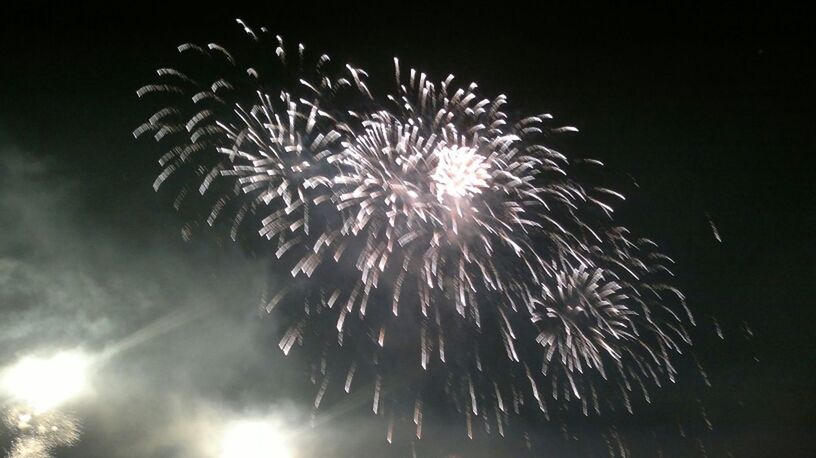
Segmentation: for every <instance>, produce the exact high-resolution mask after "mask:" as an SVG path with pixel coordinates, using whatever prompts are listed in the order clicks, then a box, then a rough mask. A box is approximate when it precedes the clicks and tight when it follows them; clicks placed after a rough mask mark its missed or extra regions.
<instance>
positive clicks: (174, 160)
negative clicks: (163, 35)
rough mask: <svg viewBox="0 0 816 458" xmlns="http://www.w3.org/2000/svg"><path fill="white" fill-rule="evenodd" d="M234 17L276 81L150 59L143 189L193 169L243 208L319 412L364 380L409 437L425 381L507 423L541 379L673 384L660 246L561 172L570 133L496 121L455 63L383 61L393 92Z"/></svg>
mask: <svg viewBox="0 0 816 458" xmlns="http://www.w3.org/2000/svg"><path fill="white" fill-rule="evenodd" d="M239 23H240V24H241V26H242V27H243V28H244V31H245V32H246V34H247V35H248V36H249V37H250V38H251V40H252V41H253V42H254V43H255V45H253V46H260V44H262V43H264V42H271V43H272V46H271V47H269V49H270V50H272V53H273V54H274V56H275V57H276V58H275V59H274V60H275V61H276V62H277V64H276V65H277V66H276V67H275V69H273V70H272V71H271V73H272V74H273V75H278V74H281V72H280V69H284V71H283V72H282V74H283V75H284V76H283V77H271V78H267V77H266V75H268V74H269V73H270V72H267V71H265V70H264V69H261V68H260V67H259V66H254V65H253V66H245V65H243V64H239V62H242V61H241V59H240V58H239V57H236V56H235V55H233V54H231V53H230V52H228V51H227V50H226V49H225V48H223V47H221V46H219V45H215V44H210V45H208V46H198V45H194V44H185V45H182V46H180V47H179V50H180V51H181V52H183V53H187V52H193V53H195V54H198V55H203V56H205V57H206V59H207V61H208V62H211V63H212V62H216V63H218V66H216V67H217V68H220V69H226V70H225V73H223V74H222V73H221V70H218V69H216V70H215V71H214V72H213V73H211V74H209V75H205V76H203V77H201V76H195V77H193V76H190V74H188V73H182V72H180V71H178V70H175V69H160V70H159V72H158V73H159V76H160V78H161V81H159V82H157V83H155V84H151V85H148V86H145V87H144V88H142V89H140V90H139V96H145V95H148V94H150V93H153V92H156V93H162V94H165V95H168V96H171V97H173V98H174V100H176V103H175V104H173V105H171V106H165V107H163V108H161V109H160V110H159V111H157V112H156V113H155V114H153V115H152V116H151V117H150V118H149V119H148V121H147V122H146V123H145V124H143V125H142V126H140V127H139V128H138V129H137V130H136V131H135V132H134V134H135V135H137V136H138V135H141V134H144V133H147V132H150V133H152V134H153V135H154V137H155V139H156V140H157V141H162V142H164V141H169V142H170V148H169V151H168V152H167V153H166V154H165V155H164V156H163V157H162V158H161V160H160V164H161V166H162V167H163V169H162V172H161V173H160V175H159V177H158V179H157V180H156V183H155V186H156V187H158V186H159V185H161V183H163V182H164V181H165V180H166V179H167V178H168V176H170V175H171V174H172V173H176V172H177V171H178V170H182V169H188V170H192V172H193V173H192V175H193V176H194V177H195V179H194V180H193V179H191V180H190V183H191V184H192V185H193V186H194V187H195V188H197V190H198V192H199V193H200V194H215V203H214V204H213V205H212V206H211V207H210V208H209V209H208V210H207V211H206V212H203V213H204V214H203V217H202V219H203V220H206V221H207V223H209V224H210V225H215V224H216V222H217V220H219V219H224V218H222V217H221V216H220V215H222V214H226V213H231V215H232V218H231V221H229V227H230V233H231V236H232V237H233V238H236V236H237V234H238V231H239V228H240V227H241V226H244V225H247V224H249V225H250V226H251V227H253V229H255V230H256V231H257V233H258V234H259V235H260V236H262V237H264V238H266V239H269V240H274V241H275V243H276V244H277V245H276V247H275V252H274V255H275V258H277V259H278V266H281V267H282V268H285V269H286V271H288V272H289V273H290V274H291V276H292V277H294V278H295V280H294V281H289V282H286V284H285V285H284V286H281V287H279V288H276V289H275V290H274V291H272V292H271V294H270V297H268V298H266V303H265V308H266V310H267V311H269V312H272V313H276V314H277V316H278V317H279V318H280V321H282V322H284V323H285V324H286V325H287V326H286V331H285V332H284V335H283V337H282V339H281V340H280V348H281V350H282V351H283V352H284V353H286V354H289V353H290V351H292V349H293V348H294V347H296V346H297V347H301V348H300V350H301V353H303V354H305V355H308V356H309V357H311V358H313V359H314V361H315V363H314V368H313V373H312V380H313V382H314V383H315V384H316V386H317V387H318V388H317V395H316V397H315V402H314V406H315V409H318V408H319V407H320V405H321V403H322V402H323V400H324V399H325V398H326V397H327V396H330V390H331V389H332V388H331V387H333V386H342V387H343V389H344V391H345V392H347V393H348V392H350V391H351V390H352V389H353V387H355V386H360V387H361V389H371V390H372V394H373V397H372V410H373V411H374V412H375V413H377V414H381V415H384V416H385V417H388V418H389V419H390V420H389V429H388V430H389V433H388V437H389V440H390V438H391V435H392V433H393V422H394V419H395V418H400V417H402V416H405V415H403V414H404V412H400V411H399V409H404V406H406V405H410V406H413V407H412V412H409V413H408V416H410V417H412V418H413V423H414V424H415V425H416V436H417V437H421V435H422V418H423V406H424V402H425V396H426V394H427V392H428V391H429V390H431V391H432V390H437V391H439V390H440V389H441V390H442V391H444V393H445V398H446V399H447V400H449V401H450V403H451V404H452V405H454V407H455V408H456V410H458V411H459V412H461V413H462V414H463V416H464V417H465V419H466V425H467V429H468V435H470V436H473V428H474V426H473V425H474V422H475V421H477V420H479V421H482V422H483V424H484V425H486V426H485V427H486V428H487V429H490V430H497V431H498V432H499V433H500V434H502V435H503V434H504V428H505V427H506V426H507V424H508V422H509V420H508V419H509V417H510V414H511V413H516V414H519V413H522V410H525V409H530V408H532V410H538V411H541V412H544V415H545V416H546V417H549V410H548V407H547V400H546V397H547V396H545V392H549V393H551V397H552V398H555V399H556V400H558V403H557V405H558V406H559V407H561V406H564V407H567V406H569V405H570V404H571V403H572V401H575V400H580V403H581V405H582V408H583V411H584V413H587V412H588V411H589V410H590V408H589V407H590V406H592V407H593V409H592V410H594V411H596V412H600V407H599V394H598V393H599V390H597V389H596V387H597V386H598V385H599V384H601V383H609V384H611V385H613V386H615V387H618V388H619V391H620V393H621V395H620V396H619V397H620V398H623V402H624V403H625V404H626V406H627V408H631V405H630V401H629V397H630V394H629V393H630V392H632V390H633V388H632V383H633V382H634V383H637V384H639V385H640V386H641V388H642V393H643V395H644V397H646V398H647V399H648V396H649V395H648V390H647V387H646V385H647V381H649V380H651V381H653V382H654V384H656V385H660V384H661V382H662V381H663V380H664V379H669V380H672V379H673V377H674V375H675V372H676V370H675V369H674V366H673V362H672V361H673V355H674V354H676V353H678V352H680V351H681V349H682V347H683V346H684V345H687V344H689V343H690V341H689V339H688V335H687V334H686V332H685V328H684V326H685V324H686V323H688V322H691V323H693V321H692V320H691V316H690V314H688V315H687V316H688V319H686V318H685V316H686V315H684V313H682V312H683V311H685V312H687V310H685V304H684V303H683V298H682V294H680V293H679V291H677V290H676V289H675V288H673V287H671V286H669V285H666V284H664V283H662V281H661V280H660V278H662V277H663V276H664V274H667V273H670V271H669V270H668V268H667V267H666V266H665V265H664V264H665V262H666V261H667V260H668V258H667V257H665V256H664V255H661V254H659V253H656V252H654V251H653V250H652V245H653V243H652V242H650V241H648V240H645V239H639V240H630V239H629V237H628V231H627V230H626V229H623V228H621V227H618V226H616V225H615V224H614V220H613V218H612V212H613V207H612V206H611V204H610V203H609V202H608V199H610V198H611V199H622V198H623V196H622V195H621V194H620V193H618V192H616V191H614V190H610V189H607V188H603V187H595V186H592V185H590V184H588V183H586V182H585V181H584V180H581V179H579V178H577V177H578V176H579V175H578V174H577V173H576V170H579V169H580V168H581V167H582V165H581V164H588V165H590V166H593V165H602V164H601V163H600V162H599V161H595V160H591V159H585V160H580V159H577V158H569V157H568V156H567V155H565V154H562V153H560V152H559V151H557V150H555V149H554V148H553V147H552V146H551V145H550V143H549V138H550V137H551V136H552V135H555V134H558V133H561V132H571V131H576V130H577V129H575V128H573V127H570V126H566V127H564V126H558V125H553V124H552V123H553V121H552V116H550V115H548V114H537V115H532V116H525V117H514V116H510V115H508V110H507V106H508V98H507V97H505V96H504V95H498V96H495V97H488V96H484V95H482V94H481V92H480V91H479V89H478V86H477V85H476V84H475V83H471V84H467V85H459V84H457V83H456V82H455V81H454V77H453V76H452V75H451V76H449V77H447V78H446V79H444V80H441V81H436V80H433V79H432V78H429V77H428V76H427V75H426V74H424V73H419V72H417V71H415V70H413V69H411V70H410V71H409V72H408V75H407V78H403V75H402V74H401V69H400V65H399V61H398V60H396V59H395V61H394V63H395V76H396V83H397V85H396V89H395V90H394V91H393V92H391V93H390V94H386V95H385V96H380V95H377V94H374V93H372V91H370V90H369V88H368V86H367V83H366V78H367V77H368V74H367V73H366V72H365V71H363V70H361V69H359V68H356V67H354V66H351V65H345V66H341V67H339V68H338V69H337V70H336V71H329V70H328V66H329V64H330V62H331V60H330V59H329V58H328V56H325V55H323V56H321V57H320V58H319V59H317V61H316V63H315V64H314V65H306V64H305V62H306V59H304V57H303V56H304V48H303V46H298V52H297V57H296V58H294V59H289V58H287V53H286V51H285V47H284V46H283V40H282V39H281V38H280V37H276V38H275V39H274V40H271V39H269V38H267V35H268V33H267V32H266V30H265V29H261V32H260V33H256V32H255V31H254V30H253V29H251V28H249V27H248V26H247V25H246V24H245V23H243V22H241V21H239ZM261 48H262V47H261ZM268 60H269V59H264V60H263V61H264V62H266V61H268ZM196 71H197V70H196ZM227 74H228V75H231V76H232V77H228V76H227ZM186 181H187V180H182V182H186ZM216 183H218V185H216ZM187 189H188V188H187V187H186V186H184V187H182V189H181V191H180V193H179V197H178V198H177V200H176V204H177V205H178V204H179V203H180V202H181V200H183V199H184V198H185V196H186V195H187ZM227 209H229V210H231V211H230V212H228V211H227ZM316 272H319V273H317V274H316ZM673 298H677V299H678V300H676V301H675V300H674V299H673ZM360 377H366V378H367V382H368V383H358V382H356V381H355V380H356V379H359V378H360ZM330 381H331V382H332V383H330ZM440 381H441V383H437V382H440ZM547 385H550V386H552V389H551V390H545V388H544V387H545V386H547ZM588 399H590V400H591V401H588ZM607 401H609V402H610V403H611V402H612V400H611V399H608V400H607ZM489 425H493V426H495V428H493V427H488V426H489ZM491 428H492V429H491Z"/></svg>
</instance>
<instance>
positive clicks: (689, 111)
mask: <svg viewBox="0 0 816 458" xmlns="http://www.w3.org/2000/svg"><path fill="white" fill-rule="evenodd" d="M268 3H269V4H270V6H267V7H264V8H240V7H234V8H233V7H230V6H229V5H218V6H208V5H206V6H205V5H204V4H203V3H202V4H199V5H194V6H189V7H186V8H185V7H170V6H168V5H165V4H163V3H155V4H151V3H143V4H139V5H131V6H127V7H125V6H124V5H115V4H109V5H107V6H106V7H104V8H94V7H76V8H67V7H60V8H56V9H55V8H51V7H49V6H45V5H39V6H36V5H35V6H29V7H25V8H18V7H10V6H8V5H7V6H4V7H3V10H4V11H3V12H2V16H3V19H2V32H0V33H2V35H0V36H1V37H2V39H1V40H0V45H1V48H2V49H0V66H2V67H1V68H2V70H0V131H2V133H3V134H4V135H5V136H6V138H7V140H8V141H10V142H12V143H13V144H15V145H17V146H18V147H19V148H21V149H24V150H27V151H30V152H32V154H34V155H39V156H57V157H59V158H60V160H61V161H60V164H61V165H60V167H61V173H65V174H68V175H71V176H74V177H78V178H79V179H80V180H81V181H82V182H83V183H84V185H83V187H82V189H83V193H84V195H83V199H84V200H85V202H87V205H88V208H91V209H92V214H93V217H94V218H96V219H97V220H98V221H99V224H101V225H105V226H107V227H108V228H113V229H111V230H115V231H118V232H120V233H122V234H127V235H128V236H131V237H133V239H134V243H139V242H138V241H139V240H144V239H145V238H148V237H150V234H157V233H158V234H162V235H161V236H163V237H167V236H168V234H172V235H173V236H175V234H177V233H178V232H177V230H178V228H177V227H176V226H175V225H176V224H177V219H176V218H175V217H174V216H173V212H172V211H171V210H170V208H169V207H170V205H169V202H168V198H167V196H158V197H157V195H156V194H155V193H154V192H153V191H152V189H151V187H150V184H151V183H152V179H153V177H154V176H155V174H156V173H157V171H158V166H157V165H156V164H155V159H156V152H157V150H156V149H155V147H154V145H152V144H148V143H147V142H137V141H134V140H133V138H132V136H131V131H132V130H133V129H134V128H135V126H137V125H138V124H139V123H140V122H141V120H142V119H143V117H144V115H145V114H146V112H145V108H144V107H141V106H140V105H139V104H138V103H137V98H136V96H135V90H136V89H137V88H138V87H139V86H140V85H141V84H142V83H144V82H146V81H148V80H150V79H151V78H152V74H153V70H154V69H155V68H157V67H159V66H161V65H162V64H163V63H166V62H171V61H172V59H173V56H174V48H175V46H176V45H178V44H180V43H182V42H187V41H198V42H209V41H215V42H218V43H221V42H222V41H224V40H226V41H229V39H230V38H229V37H233V38H234V37H235V36H236V34H235V32H236V29H237V26H236V25H235V24H234V22H233V20H234V18H235V17H241V18H243V19H246V20H247V21H248V22H249V23H250V24H252V25H257V26H260V25H265V26H267V27H268V28H269V29H270V30H271V31H273V32H274V33H279V34H281V35H283V36H284V37H288V38H289V39H290V40H296V41H302V42H304V43H306V44H307V49H308V48H309V47H311V49H321V50H326V51H327V52H329V53H330V54H331V55H332V56H336V57H338V58H342V59H345V60H348V61H351V62H354V63H355V64H357V65H360V66H362V67H364V68H367V69H369V70H370V73H372V74H375V75H376V74H379V75H382V76H381V77H380V78H381V79H383V80H386V81H390V71H391V58H392V57H393V56H395V55H397V56H399V57H400V60H401V62H403V65H406V66H407V65H410V66H413V67H416V68H421V69H423V70H426V71H428V72H429V73H431V74H432V75H436V76H439V77H443V76H444V75H447V73H449V72H453V73H455V74H456V75H457V76H458V77H459V78H460V80H474V81H478V82H479V84H480V87H481V88H482V90H483V91H484V92H485V93H487V94H496V93H505V94H507V95H508V96H509V97H510V100H511V102H512V103H513V104H514V106H515V107H516V108H518V109H519V110H521V111H525V112H540V111H542V110H546V111H548V112H551V113H553V114H554V115H555V116H556V118H557V119H559V120H561V121H562V122H563V123H565V124H570V125H575V126H577V127H578V128H579V129H580V130H581V133H580V134H579V135H577V136H575V137H574V138H573V139H571V140H570V142H569V144H568V146H567V148H569V149H571V150H572V151H575V152H577V153H580V154H582V155H587V156H591V157H597V158H600V159H603V160H604V162H605V163H606V164H607V165H608V166H609V167H610V169H611V170H613V171H615V172H616V173H619V174H620V175H621V176H623V177H625V173H629V174H631V175H632V176H633V177H634V178H635V180H636V181H637V183H638V185H639V188H638V189H635V188H633V187H632V185H631V183H630V182H627V181H625V180H621V183H623V184H622V187H623V188H624V189H625V190H626V191H627V195H629V196H630V198H629V200H628V202H627V203H626V204H625V205H623V206H622V209H621V213H622V214H621V217H622V218H623V219H624V220H625V221H626V222H627V224H628V225H629V226H633V227H637V228H639V230H640V232H642V233H646V234H651V235H652V238H653V239H656V240H658V241H659V242H660V243H661V245H662V246H663V249H664V250H665V251H666V252H668V253H669V254H670V255H672V257H673V258H674V259H675V260H676V261H678V267H677V268H676V271H677V272H678V273H679V276H678V280H677V281H678V284H679V285H680V286H681V287H682V289H683V290H684V291H685V292H686V293H687V295H688V297H689V303H690V304H691V306H692V308H693V310H694V311H695V313H696V314H697V316H698V319H699V323H700V328H701V335H702V337H701V338H700V339H701V340H700V341H699V342H698V346H697V348H698V353H699V354H700V359H701V361H702V362H703V364H704V366H705V367H706V368H707V369H708V372H709V374H710V375H711V378H712V381H713V382H714V386H713V387H712V388H711V389H710V390H708V391H705V393H704V394H702V395H695V396H699V397H702V398H703V399H702V400H703V402H704V403H705V405H707V406H708V408H709V410H710V412H711V414H712V416H714V417H716V418H717V421H715V429H714V431H713V432H711V433H709V438H710V443H711V445H710V447H711V449H710V453H711V455H712V456H720V455H724V454H725V452H726V451H731V452H732V453H733V454H734V456H757V457H760V456H814V455H813V454H812V453H814V452H815V451H816V448H815V447H814V441H813V439H812V434H811V431H812V428H813V420H812V418H813V417H814V415H816V409H814V407H816V406H815V405H814V399H815V398H814V395H813V388H814V383H813V381H812V380H813V379H812V377H813V375H814V371H813V361H814V358H813V354H814V353H813V352H814V349H815V348H814V338H813V335H814V334H813V329H814V324H815V323H814V315H813V307H814V305H816V304H814V300H813V297H814V296H813V294H814V292H816V291H814V280H816V278H814V244H813V232H814V227H816V226H814V214H815V213H814V210H816V208H814V198H813V196H814V192H813V186H812V172H813V166H812V165H811V164H812V160H811V158H812V155H813V153H814V140H813V138H814V137H813V128H814V117H813V115H814V112H813V111H814V110H813V100H812V98H811V94H810V92H811V85H812V81H813V65H814V53H813V50H812V49H811V48H810V47H809V46H808V44H809V42H810V41H811V40H812V33H810V32H808V30H807V27H806V26H807V25H808V20H807V18H808V15H807V14H806V13H805V11H804V7H802V8H794V7H790V6H786V5H782V4H768V5H757V4H753V3H745V4H741V5H740V6H739V7H737V6H735V7H733V8H721V9H718V8H715V7H713V6H711V5H706V4H701V5H697V6H695V5H687V4H684V5H682V6H678V7H677V8H666V9H654V8H652V9H650V8H645V9H633V10H619V9H598V8H594V7H589V6H585V7H571V8H566V7H563V6H559V5H553V6H547V5H539V6H537V7H536V8H533V7H532V6H531V5H523V4H514V3H510V2H490V3H487V2H471V3H470V4H461V5H443V4H441V3H440V4H434V5H422V4H419V3H407V2H391V3H388V2H384V3H381V4H379V5H378V6H373V5H372V6H370V7H362V6H350V5H344V4H335V5H334V6H332V7H320V6H316V5H311V4H306V2H304V4H303V5H296V4H294V2H292V4H289V5H287V6H285V7H281V6H276V5H272V4H273V3H277V2H268ZM340 3H342V2H340ZM375 78H376V77H375ZM1 176H2V175H0V177H1ZM707 215H710V218H711V221H713V222H714V224H715V225H716V226H717V228H718V230H719V232H720V234H721V236H722V239H723V240H722V243H720V242H718V241H716V240H715V238H714V236H713V234H712V230H711V228H710V226H709V224H710V223H709V220H708V217H707ZM0 230H2V228H0ZM214 249H215V248H214ZM0 306H2V304H0ZM711 316H716V317H717V318H718V319H719V321H720V323H721V324H722V326H723V329H724V331H725V333H726V336H727V338H726V340H725V341H724V342H722V343H721V342H720V341H719V339H716V338H714V337H713V330H712V329H713V328H712V326H711V319H710V317H711ZM746 323H747V325H748V326H749V327H750V329H751V330H752V332H753V334H754V335H753V337H751V336H750V335H749V334H748V333H746V332H745V330H744V328H745V324H746ZM686 391H689V392H690V391H691V389H685V388H679V393H680V394H677V395H676V396H677V397H678V398H677V400H676V401H677V402H678V405H679V404H682V403H684V402H686V401H688V402H693V401H690V400H686V399H685V398H683V396H684V394H683V393H686ZM670 410H671V409H670ZM663 415H666V414H665V413H664V414H663ZM680 415H686V414H685V413H682V412H681V413H680ZM649 421H651V420H650V419H649V417H644V418H643V419H640V420H637V419H636V420H631V419H630V420H627V422H629V423H632V422H635V423H637V422H640V423H642V424H646V423H648V422H649ZM82 447H83V445H82V444H80V445H79V446H78V449H79V450H82ZM87 450H88V451H86V453H90V454H92V455H93V454H96V453H98V454H99V456H107V453H109V452H104V451H95V452H94V451H90V450H92V449H87ZM73 453H82V452H73ZM689 453H691V452H689ZM695 453H696V452H695ZM809 453H810V454H809ZM669 454H670V455H671V456H674V455H672V454H671V452H669ZM72 456H74V455H72ZM76 456H80V455H76ZM508 456H510V455H508ZM642 456H650V454H649V453H644V454H643V455H642ZM677 456H684V455H683V454H681V455H677Z"/></svg>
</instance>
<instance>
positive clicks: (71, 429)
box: [4, 406, 79, 458]
mask: <svg viewBox="0 0 816 458" xmlns="http://www.w3.org/2000/svg"><path fill="white" fill-rule="evenodd" d="M4 420H5V423H6V426H7V427H8V428H9V430H10V431H11V432H12V433H13V435H14V436H15V439H14V442H13V443H12V448H11V450H10V452H9V456H10V457H14V458H23V457H28V458H34V457H43V458H47V457H50V456H52V451H53V450H54V449H55V448H58V447H67V446H71V445H73V444H75V443H76V442H77V441H78V440H79V425H78V424H77V422H76V420H75V419H74V418H73V417H71V416H70V415H67V414H64V413H61V412H59V411H56V410H49V411H45V412H37V411H36V410H33V409H31V408H27V407H22V406H17V407H13V408H10V409H8V410H7V411H6V413H5V418H4Z"/></svg>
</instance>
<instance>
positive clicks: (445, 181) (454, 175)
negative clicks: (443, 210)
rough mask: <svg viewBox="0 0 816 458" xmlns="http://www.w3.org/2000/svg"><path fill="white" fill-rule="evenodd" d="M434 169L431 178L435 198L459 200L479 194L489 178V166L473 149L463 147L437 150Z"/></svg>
mask: <svg viewBox="0 0 816 458" xmlns="http://www.w3.org/2000/svg"><path fill="white" fill-rule="evenodd" d="M434 155H435V156H436V158H437V161H438V162H437V165H436V169H435V170H434V173H433V176H431V178H432V179H433V180H434V181H435V182H436V198H437V199H439V200H440V201H442V200H443V198H444V197H445V196H450V197H453V198H461V197H466V196H471V195H473V194H479V193H481V192H482V190H481V188H484V187H486V186H487V180H488V178H490V173H489V172H488V169H489V165H488V164H487V163H485V158H484V157H483V156H481V155H480V154H477V153H476V150H475V149H473V148H468V147H464V146H459V147H454V148H449V147H442V148H439V149H438V150H437V151H436V152H435V153H434Z"/></svg>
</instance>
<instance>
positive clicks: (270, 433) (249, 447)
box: [220, 420, 293, 458]
mask: <svg viewBox="0 0 816 458" xmlns="http://www.w3.org/2000/svg"><path fill="white" fill-rule="evenodd" d="M220 457H221V458H292V457H293V453H292V450H291V448H290V447H289V444H287V443H286V438H285V437H284V435H283V434H282V433H281V431H280V428H279V427H278V426H276V425H275V424H274V423H272V422H270V421H265V420H240V421H235V422H232V423H230V424H229V425H227V428H226V430H225V431H224V435H223V436H222V437H221V454H220Z"/></svg>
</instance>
